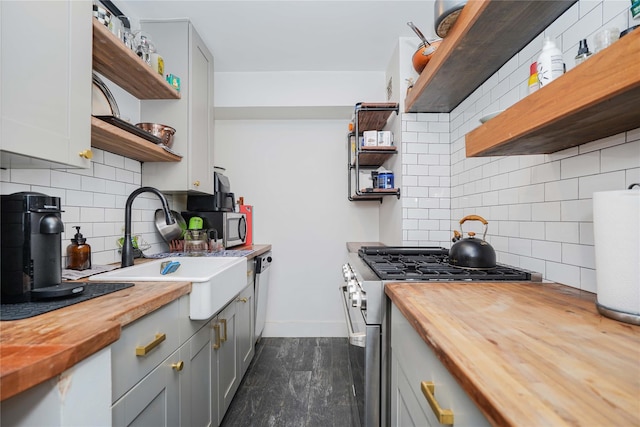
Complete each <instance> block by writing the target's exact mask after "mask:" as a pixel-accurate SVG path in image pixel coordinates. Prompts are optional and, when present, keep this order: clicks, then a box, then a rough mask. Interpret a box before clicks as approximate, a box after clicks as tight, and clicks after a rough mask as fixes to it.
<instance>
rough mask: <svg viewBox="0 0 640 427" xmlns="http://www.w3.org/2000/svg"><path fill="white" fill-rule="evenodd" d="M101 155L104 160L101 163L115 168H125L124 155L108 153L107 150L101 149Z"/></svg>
mask: <svg viewBox="0 0 640 427" xmlns="http://www.w3.org/2000/svg"><path fill="white" fill-rule="evenodd" d="M103 156H104V161H103V162H102V163H104V164H105V165H108V166H113V167H114V168H117V169H124V168H125V167H124V165H125V157H123V156H119V155H117V154H113V153H110V152H108V151H103ZM138 163H140V162H138Z"/></svg>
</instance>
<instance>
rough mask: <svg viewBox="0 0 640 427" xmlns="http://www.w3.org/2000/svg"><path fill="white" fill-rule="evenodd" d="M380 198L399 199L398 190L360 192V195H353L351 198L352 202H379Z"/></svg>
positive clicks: (378, 189) (377, 189)
mask: <svg viewBox="0 0 640 427" xmlns="http://www.w3.org/2000/svg"><path fill="white" fill-rule="evenodd" d="M382 196H398V198H399V197H400V189H399V188H389V189H385V188H374V189H373V190H372V191H370V192H362V193H360V194H354V195H352V196H351V199H352V200H379V201H382Z"/></svg>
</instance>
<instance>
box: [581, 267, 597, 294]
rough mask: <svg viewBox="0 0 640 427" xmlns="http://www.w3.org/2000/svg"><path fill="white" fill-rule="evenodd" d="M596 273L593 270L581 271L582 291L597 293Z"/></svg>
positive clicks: (585, 269)
mask: <svg viewBox="0 0 640 427" xmlns="http://www.w3.org/2000/svg"><path fill="white" fill-rule="evenodd" d="M597 288H598V287H597V281H596V271H595V270H593V269H591V268H581V269H580V289H582V290H583V291H587V292H592V293H594V294H595V293H597Z"/></svg>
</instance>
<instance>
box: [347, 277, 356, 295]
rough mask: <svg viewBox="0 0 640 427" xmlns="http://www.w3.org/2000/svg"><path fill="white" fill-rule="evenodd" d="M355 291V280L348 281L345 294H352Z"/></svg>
mask: <svg viewBox="0 0 640 427" xmlns="http://www.w3.org/2000/svg"><path fill="white" fill-rule="evenodd" d="M357 289H358V285H357V282H356V281H355V279H349V281H348V282H347V292H349V294H352V293H354V292H355V291H356V290H357Z"/></svg>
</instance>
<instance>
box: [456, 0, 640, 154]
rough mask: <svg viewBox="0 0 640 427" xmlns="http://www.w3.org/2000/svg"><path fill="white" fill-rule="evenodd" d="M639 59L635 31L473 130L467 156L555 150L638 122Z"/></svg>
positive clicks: (468, 138) (639, 43) (639, 34)
mask: <svg viewBox="0 0 640 427" xmlns="http://www.w3.org/2000/svg"><path fill="white" fill-rule="evenodd" d="M536 3H538V2H536ZM542 3H544V2H542ZM639 58H640V31H638V30H636V31H633V32H631V33H629V34H627V35H626V36H624V37H623V38H621V39H620V40H618V41H617V42H615V43H614V44H613V45H611V46H609V47H608V48H606V49H605V50H603V51H601V52H598V53H596V54H594V55H593V56H591V57H590V58H589V59H587V60H586V61H585V62H583V63H582V64H580V65H579V66H577V67H575V68H573V69H571V70H570V71H568V72H567V73H565V74H563V75H562V76H560V77H559V78H557V79H556V80H554V81H552V82H551V83H549V84H548V85H546V86H544V87H543V88H541V89H539V90H537V91H536V92H534V93H533V94H531V95H529V96H527V97H526V98H524V99H522V100H521V101H519V102H517V103H516V104H514V105H512V106H511V107H510V108H508V109H506V110H505V111H504V112H503V113H501V114H499V115H498V116H496V117H495V118H493V119H491V120H489V121H487V122H486V123H484V124H483V125H481V126H479V127H477V128H476V129H474V130H473V131H471V132H469V133H468V134H467V135H466V138H465V139H466V151H467V156H468V157H473V156H499V155H500V156H503V155H518V154H547V153H553V152H555V151H560V150H564V149H566V148H570V147H574V146H577V145H580V144H584V143H586V142H590V141H595V140H597V139H601V138H605V137H607V136H611V135H615V134H618V133H621V132H625V131H628V130H631V129H636V128H638V127H640V108H639V106H640V60H638V59H639Z"/></svg>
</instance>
